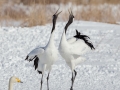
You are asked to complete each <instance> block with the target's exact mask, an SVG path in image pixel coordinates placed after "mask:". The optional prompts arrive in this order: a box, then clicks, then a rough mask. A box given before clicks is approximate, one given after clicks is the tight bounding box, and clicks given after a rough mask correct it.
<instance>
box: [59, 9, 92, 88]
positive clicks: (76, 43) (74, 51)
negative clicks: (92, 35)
mask: <svg viewBox="0 0 120 90" xmlns="http://www.w3.org/2000/svg"><path fill="white" fill-rule="evenodd" d="M69 13H70V12H69ZM73 18H74V16H73V14H72V11H71V13H70V16H69V21H68V23H67V24H66V26H65V30H64V31H63V34H62V38H61V41H60V44H59V52H60V54H61V56H62V57H63V58H64V59H65V61H66V63H67V65H68V66H69V67H70V68H71V70H72V79H71V80H72V85H71V89H70V90H73V83H74V80H75V77H76V75H77V72H76V71H75V66H76V65H78V64H79V63H81V62H83V61H84V60H85V58H84V57H82V55H83V54H85V53H86V52H87V51H89V50H90V47H91V48H94V47H93V45H92V44H91V43H89V42H88V40H87V39H86V38H88V36H86V35H80V33H79V32H78V31H76V33H77V35H76V36H74V37H72V38H70V39H68V40H67V39H66V36H65V34H66V31H67V28H68V26H69V25H70V24H71V23H72V22H73Z"/></svg>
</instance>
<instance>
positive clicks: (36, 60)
mask: <svg viewBox="0 0 120 90" xmlns="http://www.w3.org/2000/svg"><path fill="white" fill-rule="evenodd" d="M38 61H39V58H38V57H37V56H36V57H35V59H34V66H35V70H36V69H37V68H38Z"/></svg>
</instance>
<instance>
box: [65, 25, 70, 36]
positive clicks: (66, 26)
mask: <svg viewBox="0 0 120 90" xmlns="http://www.w3.org/2000/svg"><path fill="white" fill-rule="evenodd" d="M69 25H70V23H67V24H66V25H65V28H64V29H65V34H66V32H67V28H68V26H69Z"/></svg>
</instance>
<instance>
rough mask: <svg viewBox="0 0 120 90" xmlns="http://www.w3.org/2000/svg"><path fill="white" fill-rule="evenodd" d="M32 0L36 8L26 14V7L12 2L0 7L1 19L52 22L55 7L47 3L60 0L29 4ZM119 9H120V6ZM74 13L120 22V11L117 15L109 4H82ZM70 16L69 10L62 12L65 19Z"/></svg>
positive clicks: (18, 0) (38, 0) (82, 17)
mask: <svg viewBox="0 0 120 90" xmlns="http://www.w3.org/2000/svg"><path fill="white" fill-rule="evenodd" d="M13 1H14V0H13ZM15 1H16V3H21V2H24V3H26V4H28V0H15ZM32 1H34V3H32V5H31V6H34V9H33V10H32V11H31V12H30V13H29V14H26V11H25V10H23V9H24V8H23V9H22V8H18V9H17V10H16V9H14V8H12V5H14V4H11V5H9V6H8V7H6V8H5V9H4V11H2V9H1V7H0V21H2V20H4V21H6V23H7V22H9V21H10V20H16V21H23V23H22V24H21V26H36V25H44V24H46V23H49V22H51V16H52V14H53V13H54V12H53V9H51V8H48V7H46V3H51V2H53V1H54V3H60V2H59V0H58V1H57V0H56V1H55V0H48V1H49V2H47V1H46V0H30V1H29V5H30V3H31V2H32ZM71 1H72V2H73V1H74V2H78V3H87V2H82V0H80V1H81V2H79V0H71ZM88 1H89V0H88ZM90 1H91V2H93V1H94V0H90ZM109 1H111V0H109ZM115 1H116V0H115ZM61 2H63V3H67V2H68V1H67V0H66V1H65V0H61ZM101 2H102V0H101ZM111 2H112V1H111ZM5 3H6V1H5V2H0V5H1V6H3V5H4V4H5ZM35 3H44V5H42V6H41V7H40V8H36V4H35ZM89 3H90V2H89ZM94 3H96V2H94ZM39 5H41V4H39ZM77 7H79V6H77ZM46 8H47V9H46ZM73 8H74V7H73ZM117 10H120V7H119V9H117ZM74 13H76V15H75V19H76V20H86V21H96V22H105V23H112V24H113V23H114V24H116V22H117V21H118V22H120V17H119V16H120V12H119V11H116V12H115V14H116V15H115V14H114V12H113V9H112V7H109V6H103V8H99V5H84V6H82V8H78V9H77V10H74ZM68 16H69V13H68V12H62V13H61V17H62V20H63V21H67V20H68Z"/></svg>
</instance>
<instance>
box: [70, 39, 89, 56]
mask: <svg viewBox="0 0 120 90" xmlns="http://www.w3.org/2000/svg"><path fill="white" fill-rule="evenodd" d="M70 46H71V47H70V49H71V53H72V54H76V55H83V54H85V53H86V52H88V51H89V50H90V47H89V46H88V45H87V44H86V43H85V42H84V41H83V40H81V39H78V40H77V41H75V42H73V43H71V44H70Z"/></svg>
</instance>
